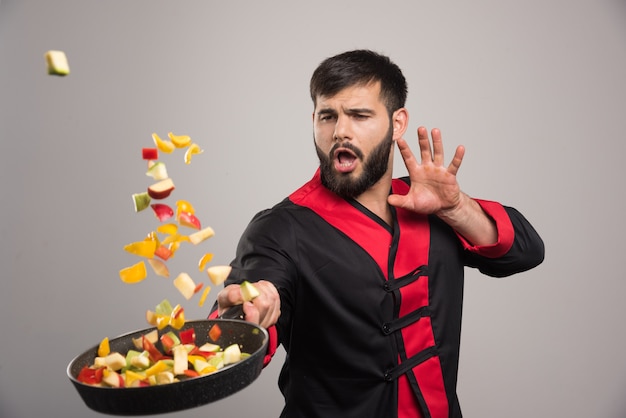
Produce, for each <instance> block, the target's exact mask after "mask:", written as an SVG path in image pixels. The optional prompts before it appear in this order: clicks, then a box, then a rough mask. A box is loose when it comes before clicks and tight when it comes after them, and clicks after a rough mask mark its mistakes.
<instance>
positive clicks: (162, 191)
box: [148, 178, 175, 200]
mask: <svg viewBox="0 0 626 418" xmlns="http://www.w3.org/2000/svg"><path fill="white" fill-rule="evenodd" d="M174 188H175V187H174V182H173V181H172V179H170V178H167V179H165V180H161V181H159V182H156V183H154V184H153V185H151V186H150V187H148V195H149V196H150V197H151V198H152V199H156V200H159V199H165V198H166V197H168V196H169V195H170V193H172V190H174Z"/></svg>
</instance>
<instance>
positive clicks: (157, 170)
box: [146, 161, 169, 180]
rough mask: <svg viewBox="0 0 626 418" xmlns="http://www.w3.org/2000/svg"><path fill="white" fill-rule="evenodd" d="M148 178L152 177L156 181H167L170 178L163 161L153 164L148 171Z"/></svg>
mask: <svg viewBox="0 0 626 418" xmlns="http://www.w3.org/2000/svg"><path fill="white" fill-rule="evenodd" d="M146 176H149V177H152V178H153V179H155V180H165V179H166V178H168V177H169V176H168V175H167V167H165V163H164V162H162V161H157V162H155V163H154V164H151V165H150V166H149V167H148V171H146Z"/></svg>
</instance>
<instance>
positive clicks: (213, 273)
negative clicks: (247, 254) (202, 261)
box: [206, 266, 232, 285]
mask: <svg viewBox="0 0 626 418" xmlns="http://www.w3.org/2000/svg"><path fill="white" fill-rule="evenodd" d="M231 270H232V267H231V266H211V267H209V268H208V269H207V270H206V272H207V274H208V275H209V279H211V282H212V283H213V284H214V285H220V284H222V283H224V281H225V280H226V279H227V278H228V275H229V274H230V272H231Z"/></svg>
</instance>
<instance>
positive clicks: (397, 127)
mask: <svg viewBox="0 0 626 418" xmlns="http://www.w3.org/2000/svg"><path fill="white" fill-rule="evenodd" d="M391 123H392V124H393V140H394V141H395V140H396V139H398V138H402V136H403V135H404V133H405V132H406V130H407V128H408V126H409V112H408V111H407V110H406V108H404V107H401V108H400V109H398V110H396V111H395V112H393V115H392V116H391Z"/></svg>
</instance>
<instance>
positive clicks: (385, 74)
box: [310, 49, 407, 115]
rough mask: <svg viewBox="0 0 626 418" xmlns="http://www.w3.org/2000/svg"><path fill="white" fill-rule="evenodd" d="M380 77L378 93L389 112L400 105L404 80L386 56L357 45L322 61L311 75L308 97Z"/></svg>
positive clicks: (373, 80)
mask: <svg viewBox="0 0 626 418" xmlns="http://www.w3.org/2000/svg"><path fill="white" fill-rule="evenodd" d="M377 81H380V94H381V98H382V99H383V101H384V103H385V106H386V107H387V111H388V112H389V115H391V114H392V113H393V112H394V111H396V110H397V109H400V108H401V107H404V103H405V102H406V95H407V84H406V79H405V78H404V75H402V71H401V70H400V68H399V67H398V66H397V65H396V64H394V63H393V62H392V61H391V60H390V59H389V58H388V57H386V56H384V55H381V54H379V53H376V52H373V51H370V50H365V49H359V50H354V51H348V52H344V53H341V54H339V55H335V56H334V57H330V58H327V59H325V60H324V61H322V63H321V64H320V65H319V66H318V67H317V69H316V70H315V71H314V72H313V76H312V77H311V84H310V90H311V99H312V100H313V104H314V105H316V104H317V97H318V96H333V95H335V94H337V93H339V92H340V91H341V90H343V89H345V88H346V87H351V86H356V85H366V84H369V83H371V82H377Z"/></svg>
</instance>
